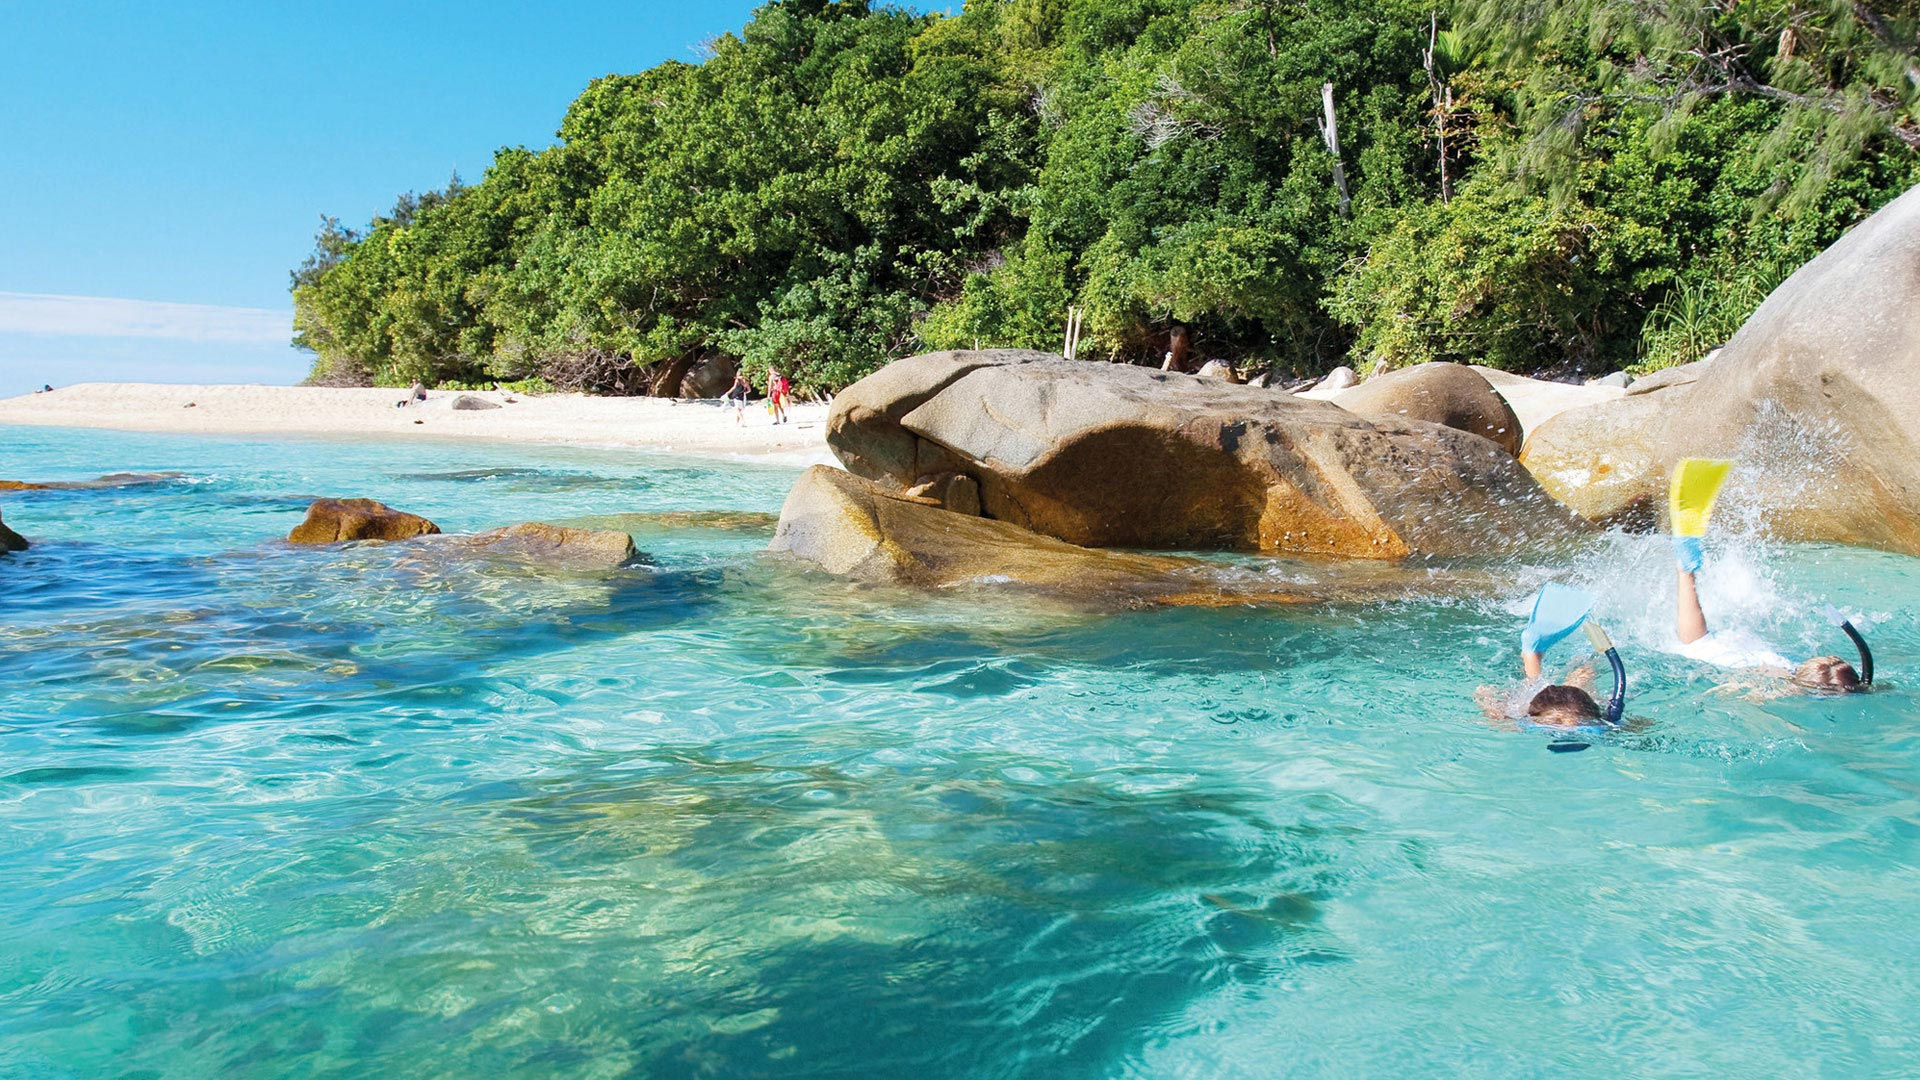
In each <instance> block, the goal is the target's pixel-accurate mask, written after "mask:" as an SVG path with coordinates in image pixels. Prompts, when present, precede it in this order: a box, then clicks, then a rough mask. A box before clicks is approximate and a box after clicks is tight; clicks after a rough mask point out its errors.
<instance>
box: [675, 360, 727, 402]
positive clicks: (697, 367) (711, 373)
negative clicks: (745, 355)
mask: <svg viewBox="0 0 1920 1080" xmlns="http://www.w3.org/2000/svg"><path fill="white" fill-rule="evenodd" d="M739 370H740V361H738V360H735V359H734V358H733V357H731V356H721V355H714V356H709V357H706V358H704V359H701V360H696V361H694V363H693V365H692V366H691V367H689V368H687V373H686V375H684V376H682V377H681V379H680V396H681V397H689V398H717V397H719V396H720V395H722V394H724V393H726V392H727V390H728V389H729V388H731V387H732V386H733V375H734V372H737V371H739Z"/></svg>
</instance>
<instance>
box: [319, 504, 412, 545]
mask: <svg viewBox="0 0 1920 1080" xmlns="http://www.w3.org/2000/svg"><path fill="white" fill-rule="evenodd" d="M439 531H440V526H438V525H435V524H434V523H433V522H431V521H428V520H427V519H426V518H423V517H421V516H419V515H418V514H409V513H406V512H404V511H400V510H391V509H388V508H387V507H386V505H385V504H383V503H377V502H375V501H373V500H372V499H315V500H314V501H313V505H311V506H309V507H307V519H306V520H305V521H302V522H301V523H300V524H298V525H295V526H294V527H293V532H291V533H289V534H287V539H288V540H290V541H292V542H293V543H296V544H334V543H339V542H341V541H344V540H411V539H412V538H414V537H416V536H427V535H429V534H432V533H437V532H439Z"/></svg>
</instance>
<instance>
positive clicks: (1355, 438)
mask: <svg viewBox="0 0 1920 1080" xmlns="http://www.w3.org/2000/svg"><path fill="white" fill-rule="evenodd" d="M827 438H828V443H829V445H831V446H832V447H833V449H834V450H835V451H836V453H838V454H839V455H840V458H841V460H842V461H843V462H845V463H846V465H847V467H848V468H849V469H850V470H852V471H853V472H855V473H857V474H859V475H861V476H865V477H868V478H870V479H874V480H878V481H880V482H882V483H883V484H886V485H888V486H891V487H895V488H899V489H905V488H908V487H911V486H913V485H914V484H916V483H918V482H920V481H921V480H922V479H923V478H926V477H929V476H934V475H938V474H942V473H952V474H960V475H965V476H969V477H971V478H973V479H974V480H975V481H976V482H977V483H978V485H979V489H980V501H981V507H982V510H983V512H984V513H985V515H986V516H987V517H990V518H994V519H998V520H1000V521H1004V522H1008V523H1010V524H1013V525H1018V526H1020V527H1022V528H1024V529H1030V530H1032V531H1034V532H1039V533H1042V534H1045V535H1048V536H1052V537H1056V538H1058V539H1061V540H1065V541H1067V542H1069V543H1073V544H1080V545H1086V546H1093V547H1142V548H1175V549H1189V550H1218V549H1230V550H1244V551H1264V552H1271V553H1288V552H1291V553H1308V554H1318V555H1340V556H1353V557H1362V558H1399V557H1404V556H1408V555H1441V556H1446V555H1478V554H1486V553H1493V552H1498V551H1501V550H1506V549H1510V548H1513V547H1515V546H1518V545H1523V544H1528V543H1533V542H1537V541H1540V540H1543V539H1548V538H1553V537H1558V536H1562V535H1565V534H1566V533H1567V532H1569V531H1571V530H1573V529H1574V528H1576V523H1575V520H1574V519H1573V517H1572V515H1570V514H1567V513H1566V512H1565V511H1564V510H1563V509H1561V508H1560V507H1558V506H1556V505H1555V504H1554V503H1553V502H1552V500H1550V499H1548V498H1547V497H1546V496H1545V495H1544V493H1542V492H1541V490H1540V488H1539V486H1538V485H1536V484H1535V483H1534V482H1533V480H1532V479H1531V478H1530V477H1528V476H1527V474H1526V473H1525V472H1524V471H1523V470H1521V469H1520V468H1519V467H1518V466H1517V465H1515V463H1514V461H1513V459H1512V458H1511V457H1509V456H1508V455H1507V454H1505V453H1503V452H1502V451H1501V450H1500V448H1499V447H1497V446H1495V445H1493V444H1492V443H1489V442H1488V441H1487V440H1485V439H1482V438H1480V437H1479V436H1476V435H1469V434H1467V433H1465V432H1460V431H1455V430H1452V429H1450V428H1446V427H1442V426H1440V425H1437V424H1429V423H1424V422H1420V421H1414V420H1404V419H1399V418H1391V417H1381V418H1375V419H1364V418H1361V417H1358V416H1355V415H1353V414H1351V413H1349V412H1346V411H1345V410H1343V409H1340V408H1338V407H1336V406H1333V405H1330V404H1327V403H1324V402H1316V401H1307V400H1302V399H1299V398H1297V397H1292V396H1288V395H1280V394H1274V393H1271V392H1267V391H1261V390H1255V389H1250V388H1247V387H1242V386H1233V385H1229V384H1225V383H1222V382H1219V381H1218V380H1211V379H1199V378H1196V377H1194V376H1190V375H1179V374H1174V373H1167V372H1159V371H1154V370H1151V369H1148V368H1138V367H1130V366H1126V365H1115V364H1098V363H1087V362H1080V361H1071V360H1064V359H1061V358H1059V357H1057V356H1048V355H1046V354H1036V353H1005V352H998V351H987V352H971V353H959V352H956V353H935V354H929V355H926V356H920V357H910V358H908V359H905V360H901V361H897V362H895V363H893V364H890V365H888V366H887V367H885V368H883V369H881V370H880V372H878V373H877V374H875V375H873V376H870V377H869V378H867V379H863V380H861V381H860V382H859V383H856V384H854V385H853V386H851V387H849V388H848V389H847V390H845V391H844V392H842V393H841V395H840V396H839V397H838V398H836V399H835V401H834V408H833V411H832V413H831V414H830V415H829V417H828V434H827Z"/></svg>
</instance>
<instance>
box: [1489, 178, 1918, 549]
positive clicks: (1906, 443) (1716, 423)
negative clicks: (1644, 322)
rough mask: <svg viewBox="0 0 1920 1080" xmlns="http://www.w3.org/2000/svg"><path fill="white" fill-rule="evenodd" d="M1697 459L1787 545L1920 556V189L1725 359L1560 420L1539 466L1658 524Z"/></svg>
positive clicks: (1768, 305) (1776, 301)
mask: <svg viewBox="0 0 1920 1080" xmlns="http://www.w3.org/2000/svg"><path fill="white" fill-rule="evenodd" d="M1686 457H1728V458H1735V459H1737V460H1739V461H1740V462H1741V463H1742V465H1743V466H1744V467H1743V468H1742V469H1741V470H1740V471H1739V472H1738V473H1736V474H1735V481H1734V487H1733V488H1732V489H1730V493H1732V492H1737V493H1738V497H1739V498H1740V499H1741V500H1742V501H1744V502H1747V503H1748V504H1749V505H1751V506H1752V508H1753V509H1754V510H1755V511H1756V512H1757V514H1758V516H1759V517H1760V519H1761V520H1762V521H1763V522H1764V523H1765V525H1766V526H1767V528H1768V529H1769V530H1770V531H1771V532H1772V533H1773V534H1774V535H1776V536H1778V537H1780V538H1781V539H1787V540H1824V541H1835V542H1840V543H1853V544H1865V545H1868V546H1872V547H1878V548H1884V549H1887V550H1891V551H1900V552H1905V553H1908V554H1920V188H1915V189H1913V190H1910V191H1908V192H1907V193H1906V194H1904V195H1902V196H1900V197H1899V198H1898V199H1895V200H1894V201H1893V202H1891V203H1889V204H1888V205H1887V206H1886V207H1884V208H1882V209H1881V210H1880V211H1879V212H1878V213H1876V214H1874V215H1873V216H1872V217H1870V218H1868V219H1867V220H1866V221H1864V222H1862V223H1861V224H1860V225H1858V226H1856V227H1855V228H1854V229H1853V231H1852V232H1849V233H1848V234H1847V235H1846V236H1844V237H1842V238H1841V239H1840V240H1839V241H1837V242H1836V243H1834V245H1833V246H1832V247H1830V248H1828V249H1827V250H1826V251H1824V252H1822V253H1821V254H1820V255H1819V256H1818V257H1816V258H1814V259H1813V260H1812V261H1810V262H1808V263H1807V264H1806V265H1805V266H1802V267H1801V268H1800V269H1799V270H1798V271H1797V272H1796V273H1794V275H1793V276H1792V277H1790V278H1788V279H1787V280H1786V281H1785V282H1784V283H1782V284H1781V285H1780V287H1779V288H1777V289H1775V290H1774V291H1773V293H1772V294H1771V295H1769V296H1768V297H1767V299H1766V302H1765V303H1763V304H1761V305H1760V308H1759V309H1758V310H1757V311H1755V312H1754V313H1753V316H1752V317H1751V318H1749V319H1748V320H1747V322H1746V324H1745V325H1743V326H1742V327H1741V328H1740V330H1739V332H1738V333H1736V334H1735V335H1734V336H1733V339H1732V340H1731V341H1729V342H1728V343H1727V345H1726V346H1725V348H1723V349H1721V350H1720V352H1719V354H1718V355H1716V356H1714V357H1713V358H1712V359H1711V360H1706V361H1702V362H1700V363H1699V364H1695V365H1689V366H1688V367H1687V368H1682V369H1676V370H1675V371H1673V372H1661V373H1657V374H1655V375H1652V376H1649V377H1648V378H1646V379H1643V380H1641V381H1640V382H1638V383H1636V384H1635V385H1634V386H1633V387H1632V388H1631V389H1630V390H1628V391H1627V394H1626V396H1625V397H1622V398H1621V399H1620V400H1618V401H1615V402H1612V403H1609V404H1605V405H1596V406H1592V407H1589V408H1584V409H1575V410H1571V411H1568V412H1565V413H1562V414H1560V415H1559V416H1557V417H1555V418H1554V419H1553V420H1552V421H1550V422H1548V423H1547V424H1545V425H1544V426H1542V427H1541V428H1540V429H1539V430H1538V431H1537V432H1535V433H1534V434H1533V436H1532V438H1531V439H1530V440H1529V441H1528V444H1527V448H1526V453H1525V457H1524V459H1523V460H1524V461H1525V463H1526V465H1527V467H1528V468H1529V469H1531V470H1532V471H1533V473H1534V475H1535V476H1537V477H1538V478H1539V479H1540V482H1541V483H1542V484H1543V485H1545V487H1546V488H1547V490H1548V491H1549V492H1551V493H1552V494H1553V495H1554V496H1555V497H1557V498H1559V499H1560V500H1561V501H1563V502H1565V503H1566V504H1567V505H1569V506H1571V507H1573V508H1574V509H1575V510H1577V511H1579V512H1580V513H1581V514H1583V515H1585V516H1586V517H1588V518H1590V519H1593V520H1597V521H1618V522H1628V523H1635V522H1637V523H1640V524H1645V525H1651V524H1653V523H1654V522H1655V521H1656V520H1657V519H1658V515H1659V513H1660V510H1661V508H1662V507H1663V506H1664V502H1665V493H1666V484H1667V476H1668V474H1669V473H1670V471H1671V470H1672V468H1673V465H1674V463H1675V462H1676V461H1678V460H1680V459H1681V458H1686Z"/></svg>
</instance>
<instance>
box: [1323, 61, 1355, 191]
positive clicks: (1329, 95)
mask: <svg viewBox="0 0 1920 1080" xmlns="http://www.w3.org/2000/svg"><path fill="white" fill-rule="evenodd" d="M1320 102H1321V104H1322V105H1324V106H1326V110H1327V117H1326V119H1325V120H1322V121H1321V122H1320V137H1321V138H1322V139H1325V140H1326V143H1327V153H1329V154H1332V155H1333V186H1334V188H1335V189H1336V190H1337V191H1339V192H1340V216H1341V217H1346V216H1347V209H1348V207H1349V206H1351V205H1352V204H1353V200H1352V198H1351V197H1349V196H1348V194H1347V166H1346V165H1345V163H1343V162H1342V161H1341V160H1340V125H1339V123H1338V122H1337V121H1336V120H1334V118H1333V84H1332V83H1325V84H1323V85H1322V86H1321V87H1320Z"/></svg>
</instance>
